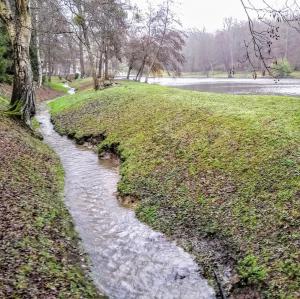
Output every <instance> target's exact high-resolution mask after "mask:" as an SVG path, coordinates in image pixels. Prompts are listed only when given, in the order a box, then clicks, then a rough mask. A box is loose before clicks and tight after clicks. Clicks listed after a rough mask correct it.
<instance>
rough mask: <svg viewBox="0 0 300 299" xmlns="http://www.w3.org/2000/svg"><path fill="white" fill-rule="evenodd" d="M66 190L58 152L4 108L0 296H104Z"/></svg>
mask: <svg viewBox="0 0 300 299" xmlns="http://www.w3.org/2000/svg"><path fill="white" fill-rule="evenodd" d="M5 105H6V101H4V100H3V99H1V98H0V110H1V109H2V108H4V106H5ZM62 192H63V170H62V168H61V166H60V163H59V160H58V158H57V157H56V156H55V155H54V153H53V152H52V151H51V150H50V149H49V148H48V147H47V146H46V145H44V144H43V143H42V142H41V141H40V140H38V139H36V138H34V137H33V136H32V135H31V134H30V132H28V130H27V129H25V128H23V127H22V126H21V125H20V124H18V123H17V122H15V121H14V120H12V119H9V118H7V117H5V116H4V115H3V114H1V111H0V252H1V255H0V298H72V299H73V298H99V296H98V295H97V293H96V290H95V288H94V287H93V285H92V283H91V282H90V280H89V279H87V278H86V277H85V274H84V270H83V269H82V267H81V265H82V264H84V263H85V257H84V255H83V254H82V253H81V252H80V251H79V250H78V249H77V248H78V242H77V236H76V234H75V232H74V228H73V225H72V221H71V217H70V215H69V214H68V211H67V210H66V208H65V206H64V203H63V194H62Z"/></svg>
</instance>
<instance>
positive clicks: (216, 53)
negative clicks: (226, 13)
mask: <svg viewBox="0 0 300 299" xmlns="http://www.w3.org/2000/svg"><path fill="white" fill-rule="evenodd" d="M254 24H255V26H256V30H257V31H260V32H264V31H267V25H266V24H262V23H261V22H258V21H256V20H254ZM277 34H278V37H277V38H275V39H273V40H272V53H270V54H268V47H267V46H266V47H264V48H263V49H262V51H263V53H264V57H267V61H266V63H267V66H268V67H271V68H272V69H273V70H274V74H275V75H276V70H277V72H278V71H279V72H280V75H285V74H288V73H289V72H291V71H292V70H293V69H295V70H300V48H299V45H300V34H299V33H298V32H297V31H296V30H294V29H293V28H291V27H290V26H289V25H288V24H286V23H282V24H281V25H280V27H279V28H278V32H277ZM187 36H188V37H187V40H186V45H185V47H184V50H183V55H184V56H185V63H184V65H183V71H185V72H201V73H203V75H207V76H209V75H210V74H211V73H213V72H220V71H221V72H226V73H227V74H228V77H233V76H234V75H235V73H236V72H240V71H245V72H253V71H259V72H260V73H261V74H262V75H265V74H268V73H267V70H266V68H265V66H264V64H263V61H262V59H260V57H259V56H258V55H257V53H255V51H254V48H253V47H251V46H249V43H250V41H251V39H252V36H251V33H250V32H249V27H248V23H247V22H238V21H236V20H234V19H232V18H227V19H225V20H224V27H223V29H222V30H218V31H217V32H216V33H209V32H207V31H206V30H205V29H203V30H191V31H190V32H188V33H187ZM247 55H249V57H247Z"/></svg>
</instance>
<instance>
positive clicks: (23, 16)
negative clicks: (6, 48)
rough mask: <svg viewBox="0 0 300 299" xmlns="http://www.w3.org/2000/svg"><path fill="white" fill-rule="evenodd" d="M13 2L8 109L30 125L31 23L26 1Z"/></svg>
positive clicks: (32, 111)
mask: <svg viewBox="0 0 300 299" xmlns="http://www.w3.org/2000/svg"><path fill="white" fill-rule="evenodd" d="M15 2H16V5H15V15H16V17H15V20H14V25H15V31H14V32H12V31H11V32H10V36H11V41H12V47H13V58H14V81H13V92H12V97H11V102H10V106H11V108H10V110H11V111H13V112H15V113H20V114H21V117H22V119H23V120H24V121H25V122H26V123H27V124H28V125H31V121H30V120H31V117H33V116H34V114H35V112H36V107H35V92H34V87H33V74H32V70H31V63H30V55H29V46H30V40H31V29H32V28H31V25H32V23H31V16H30V13H29V3H28V1H15Z"/></svg>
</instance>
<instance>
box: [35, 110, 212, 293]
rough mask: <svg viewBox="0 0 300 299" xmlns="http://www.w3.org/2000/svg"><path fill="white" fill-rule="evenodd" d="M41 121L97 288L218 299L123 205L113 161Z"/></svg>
mask: <svg viewBox="0 0 300 299" xmlns="http://www.w3.org/2000/svg"><path fill="white" fill-rule="evenodd" d="M44 107H45V106H44ZM38 120H39V122H40V123H41V131H42V134H43V136H44V140H45V142H46V143H47V144H49V145H50V146H51V147H52V148H53V149H54V150H55V151H56V152H57V154H58V155H59V157H60V159H61V162H62V164H63V167H64V170H65V201H66V205H67V206H68V208H69V210H70V213H71V215H72V217H73V219H74V221H75V227H76V229H77V231H78V232H79V235H80V237H81V239H82V244H83V246H84V249H85V251H86V252H87V253H88V255H89V256H90V259H91V262H92V267H91V275H92V278H93V280H94V283H95V284H96V286H97V287H98V288H99V289H100V290H101V291H103V292H104V293H105V294H106V295H107V296H109V297H110V298H118V299H120V298H124V299H125V298H126V299H129V298H147V299H150V298H161V299H167V298H170V299H173V298H180V299H184V298H186V299H193V298H195V299H201V298H203V299H210V298H215V295H214V291H213V289H212V288H211V287H209V285H208V283H207V281H206V280H205V279H203V278H202V277H201V276H200V274H199V267H198V266H197V264H196V263H195V261H194V260H193V258H192V257H191V256H190V255H189V254H187V253H185V252H184V251H183V249H181V248H179V247H177V246H176V245H175V243H173V242H170V241H168V240H167V239H166V238H165V237H164V236H163V235H162V234H161V233H158V232H155V231H153V230H152V229H150V228H149V227H148V226H146V225H144V224H142V223H141V222H139V221H138V220H137V218H136V217H135V214H134V212H133V211H130V210H128V209H125V208H124V207H122V206H121V205H120V204H119V202H118V200H117V198H116V191H117V182H118V181H119V178H120V177H119V173H118V168H117V167H116V166H115V165H114V164H112V163H111V160H107V159H106V160H100V161H99V159H98V156H97V154H95V153H94V152H92V151H90V150H88V149H86V148H85V147H80V146H78V145H76V144H74V143H73V142H72V141H71V140H69V139H68V138H67V137H62V136H60V135H59V134H58V133H56V132H55V131H54V129H53V126H52V124H51V122H50V115H49V113H48V112H47V111H46V110H45V108H43V109H42V110H41V111H40V113H39V115H38Z"/></svg>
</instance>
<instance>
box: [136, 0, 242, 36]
mask: <svg viewBox="0 0 300 299" xmlns="http://www.w3.org/2000/svg"><path fill="white" fill-rule="evenodd" d="M150 1H151V3H152V4H155V3H159V2H162V1H163V0H150ZM132 2H133V3H136V4H137V5H138V7H140V8H141V9H142V8H144V7H147V0H132ZM177 2H178V5H177V15H178V17H179V18H180V20H181V22H182V24H183V27H184V28H185V29H186V28H198V29H203V27H205V28H206V30H207V31H209V32H213V31H215V30H217V29H222V27H223V20H224V18H226V17H234V18H236V19H237V20H245V12H244V10H243V8H242V6H241V3H240V0H177Z"/></svg>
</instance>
